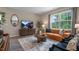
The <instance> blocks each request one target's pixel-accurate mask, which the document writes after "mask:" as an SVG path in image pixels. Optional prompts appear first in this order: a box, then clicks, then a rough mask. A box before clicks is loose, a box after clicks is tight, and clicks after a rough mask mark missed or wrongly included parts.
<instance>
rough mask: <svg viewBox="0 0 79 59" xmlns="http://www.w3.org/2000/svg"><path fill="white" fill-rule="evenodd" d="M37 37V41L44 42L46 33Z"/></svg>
mask: <svg viewBox="0 0 79 59" xmlns="http://www.w3.org/2000/svg"><path fill="white" fill-rule="evenodd" d="M36 37H37V42H38V43H40V42H44V41H45V40H46V35H36Z"/></svg>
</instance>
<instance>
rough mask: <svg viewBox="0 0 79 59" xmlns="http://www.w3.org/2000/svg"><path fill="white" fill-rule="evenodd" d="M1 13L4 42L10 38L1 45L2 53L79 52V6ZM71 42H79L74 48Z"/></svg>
mask: <svg viewBox="0 0 79 59" xmlns="http://www.w3.org/2000/svg"><path fill="white" fill-rule="evenodd" d="M0 14H1V16H0V17H1V19H0V20H1V21H0V25H1V26H0V27H1V30H2V31H3V33H2V34H1V36H0V39H1V40H2V41H3V40H4V41H5V39H6V38H7V39H6V40H7V42H6V43H4V42H3V43H1V45H0V47H1V48H0V50H1V51H5V50H6V51H54V48H55V50H58V51H63V50H64V51H68V50H70V51H71V50H72V51H76V50H79V46H77V44H78V39H77V38H76V39H75V37H77V36H78V34H76V33H78V32H77V31H78V27H79V24H78V23H79V17H78V14H79V8H78V7H58V8H57V7H0ZM2 20H5V21H2ZM26 24H27V25H26ZM4 36H7V37H5V38H3V37H4ZM67 39H68V40H67ZM71 39H72V40H73V39H75V40H76V42H73V43H72V45H70V43H71V41H72V40H71ZM65 41H66V42H67V43H66V44H65V43H63V42H65ZM60 43H62V44H61V46H58V45H59V44H60ZM63 44H65V46H63ZM73 44H74V45H73ZM76 46H77V47H76ZM63 47H64V48H63Z"/></svg>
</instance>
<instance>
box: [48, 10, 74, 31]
mask: <svg viewBox="0 0 79 59" xmlns="http://www.w3.org/2000/svg"><path fill="white" fill-rule="evenodd" d="M66 12H71V20H68V19H67V20H62V19H61V14H62V13H66ZM57 14H58V21H56V22H59V23H60V22H62V21H66V22H71V28H70V29H65V30H71V29H72V20H73V10H72V9H67V10H63V11H60V12H57V13H53V14H50V21H49V25H50V29H63V28H61V26H60V24H59V26H58V28H53V27H52V25H51V16H54V15H57Z"/></svg>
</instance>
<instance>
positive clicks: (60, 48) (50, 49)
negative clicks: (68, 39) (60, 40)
mask: <svg viewBox="0 0 79 59" xmlns="http://www.w3.org/2000/svg"><path fill="white" fill-rule="evenodd" d="M55 48H57V49H59V51H60V50H61V51H68V50H67V49H65V48H63V47H60V46H57V45H53V46H52V47H51V48H49V51H54V49H55ZM57 51H58V50H57Z"/></svg>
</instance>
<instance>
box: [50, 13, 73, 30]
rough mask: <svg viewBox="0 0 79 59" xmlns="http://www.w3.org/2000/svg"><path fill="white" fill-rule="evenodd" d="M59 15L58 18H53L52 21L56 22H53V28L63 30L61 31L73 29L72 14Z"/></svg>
mask: <svg viewBox="0 0 79 59" xmlns="http://www.w3.org/2000/svg"><path fill="white" fill-rule="evenodd" d="M56 15H57V18H56V19H54V18H52V19H51V20H54V22H52V28H56V29H58V28H61V29H71V27H72V19H71V18H72V12H71V11H68V12H60V13H58V14H56ZM53 16H55V15H53Z"/></svg>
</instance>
